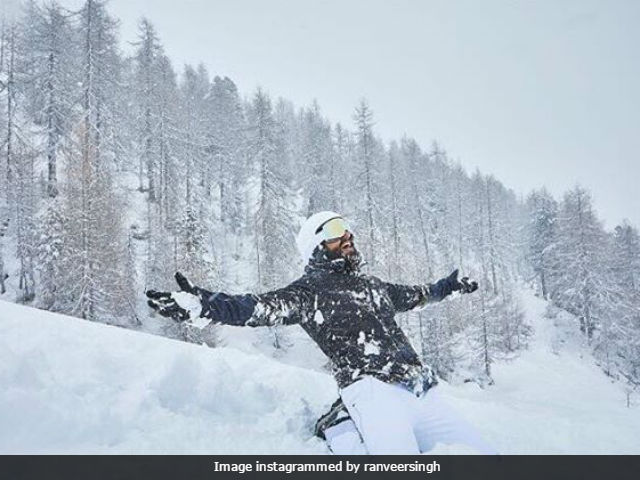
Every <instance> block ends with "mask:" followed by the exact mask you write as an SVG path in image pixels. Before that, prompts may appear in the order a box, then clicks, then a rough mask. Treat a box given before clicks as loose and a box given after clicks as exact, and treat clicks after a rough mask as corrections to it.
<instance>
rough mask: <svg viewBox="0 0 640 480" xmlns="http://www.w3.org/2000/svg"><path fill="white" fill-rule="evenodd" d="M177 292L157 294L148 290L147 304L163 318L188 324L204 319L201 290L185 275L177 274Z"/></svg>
mask: <svg viewBox="0 0 640 480" xmlns="http://www.w3.org/2000/svg"><path fill="white" fill-rule="evenodd" d="M175 277H176V282H177V283H178V286H179V287H180V290H179V291H177V292H157V291H155V290H147V291H146V292H145V293H146V295H147V297H148V298H149V300H147V304H148V305H149V306H150V307H151V308H153V309H154V310H155V311H156V312H158V313H159V314H160V315H162V316H163V317H167V318H172V319H173V320H175V321H177V322H186V321H189V320H195V319H196V318H199V317H202V316H203V315H202V301H201V295H200V293H201V292H200V289H199V288H198V287H196V286H194V285H193V284H192V283H191V282H190V281H189V280H187V279H186V277H185V276H184V275H182V274H181V273H180V272H176V275H175Z"/></svg>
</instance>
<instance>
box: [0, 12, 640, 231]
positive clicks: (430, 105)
mask: <svg viewBox="0 0 640 480" xmlns="http://www.w3.org/2000/svg"><path fill="white" fill-rule="evenodd" d="M2 1H3V2H8V1H10V0H2ZM59 1H61V3H62V4H63V5H67V6H70V7H75V6H77V5H80V4H81V3H82V1H81V0H59ZM109 10H110V11H111V13H112V14H113V15H114V16H116V17H118V18H119V19H120V20H121V38H122V40H123V42H124V41H133V40H134V39H135V36H136V24H137V21H138V20H139V18H140V17H141V16H143V15H144V16H146V17H148V18H149V19H150V20H151V21H152V23H154V25H155V26H156V28H157V30H158V33H159V35H160V37H161V39H162V42H163V44H164V46H165V49H166V51H167V52H168V54H169V56H170V57H171V58H172V59H173V61H174V64H175V66H176V67H177V68H178V69H180V70H181V68H182V64H184V63H194V64H195V63H199V62H202V63H204V64H205V65H206V66H207V67H208V69H209V71H210V73H211V74H212V75H228V76H229V77H231V78H232V79H233V80H234V81H235V82H236V84H237V85H238V87H239V88H240V90H241V92H242V93H243V94H249V93H251V92H252V90H253V89H255V88H256V86H258V85H261V86H262V87H264V88H265V89H267V90H268V91H270V92H271V93H272V94H273V95H274V96H283V97H286V98H288V99H290V100H292V101H294V102H295V103H296V104H297V105H299V106H302V105H308V104H310V103H311V101H312V100H313V99H314V98H315V99H317V100H318V102H319V103H320V106H321V108H322V110H323V112H324V114H325V115H326V116H327V117H329V118H330V119H331V120H333V121H340V122H343V123H344V124H347V125H349V126H352V119H351V115H352V113H353V109H354V106H355V104H356V102H357V101H358V99H359V98H360V97H362V96H364V97H366V98H367V99H368V100H369V103H370V105H371V107H372V108H373V110H374V113H375V119H376V122H377V126H376V129H377V131H378V133H379V134H380V135H381V136H382V137H383V138H384V139H385V140H390V139H392V138H399V137H401V136H402V135H403V134H405V133H406V134H407V135H410V136H413V137H415V138H416V139H417V140H418V141H419V142H420V143H421V144H422V145H423V146H428V145H430V143H431V141H432V140H433V139H437V140H438V141H440V142H441V143H442V144H443V146H444V147H445V148H446V150H447V151H448V152H449V154H450V155H451V157H452V158H454V159H459V160H460V162H461V163H462V164H463V165H465V166H466V167H467V169H468V170H470V171H471V170H473V169H474V168H475V167H479V168H480V169H481V170H482V171H483V172H485V173H492V174H494V175H495V176H496V177H497V178H499V179H500V180H502V181H503V182H504V183H505V184H506V185H507V186H508V187H511V188H513V189H515V190H516V191H517V192H521V193H523V194H525V193H526V192H528V191H529V190H530V189H532V188H537V187H540V186H541V185H546V186H547V187H548V188H549V189H550V190H551V191H552V193H554V194H555V195H556V196H559V195H561V194H562V193H563V192H564V191H565V190H566V189H569V188H571V187H572V186H574V185H575V184H576V183H580V184H582V185H583V186H585V187H587V188H589V189H590V190H591V191H592V193H593V196H594V199H595V202H596V205H597V208H598V210H599V212H600V214H601V216H602V217H603V219H605V220H606V225H607V227H609V228H611V227H613V226H614V225H615V224H616V223H617V222H620V221H621V220H622V219H623V218H628V219H630V220H631V221H632V222H633V223H634V224H635V225H636V226H640V195H639V194H638V190H639V188H638V187H639V185H638V184H639V183H640V153H639V152H640V1H638V0H628V1H624V0H617V1H613V0H606V1H605V0H602V1H596V0H579V1H571V0H545V1H542V0H540V1H524V0H520V1H509V0H502V1H488V0H483V1H475V0H468V1H463V0H449V1H446V0H442V1H436V0H393V1H383V0H315V1H311V0H307V1H304V0H181V1H179V2H178V1H175V0H111V2H110V4H109Z"/></svg>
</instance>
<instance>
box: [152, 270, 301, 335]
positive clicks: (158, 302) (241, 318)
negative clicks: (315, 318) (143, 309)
mask: <svg viewBox="0 0 640 480" xmlns="http://www.w3.org/2000/svg"><path fill="white" fill-rule="evenodd" d="M175 277H176V282H177V283H178V286H179V287H180V290H179V291H174V292H157V291H155V290H148V291H147V292H146V295H147V297H148V298H149V300H148V301H147V303H148V305H149V306H150V307H151V308H153V309H154V310H155V311H157V312H158V313H159V314H160V315H163V316H165V317H168V318H172V319H174V320H176V321H179V322H184V321H190V322H192V323H194V324H196V323H198V324H201V323H202V322H201V321H198V319H208V320H210V321H213V322H215V323H222V324H225V325H237V326H243V325H247V326H250V327H259V326H263V325H275V324H280V323H282V324H287V325H289V324H294V323H300V322H303V321H304V320H305V319H306V318H307V316H308V305H309V304H310V296H311V295H310V294H309V292H308V290H307V289H305V288H304V287H302V286H301V285H298V284H296V283H293V284H291V285H288V286H287V287H284V288H281V289H278V290H274V291H271V292H267V293H264V294H260V295H253V294H244V295H228V294H226V293H222V292H211V291H209V290H205V289H203V288H201V287H198V286H195V285H193V284H192V283H191V282H189V280H187V279H186V278H185V277H184V275H182V274H181V273H180V272H176V276H175Z"/></svg>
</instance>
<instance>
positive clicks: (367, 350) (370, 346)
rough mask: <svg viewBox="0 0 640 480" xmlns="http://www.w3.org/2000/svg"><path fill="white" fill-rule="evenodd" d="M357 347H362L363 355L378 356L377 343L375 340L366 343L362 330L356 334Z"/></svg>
mask: <svg viewBox="0 0 640 480" xmlns="http://www.w3.org/2000/svg"><path fill="white" fill-rule="evenodd" d="M358 345H364V354H365V355H380V346H379V343H378V342H376V341H375V340H371V341H370V342H368V341H367V338H366V335H365V334H364V332H363V331H362V330H361V331H360V333H359V334H358Z"/></svg>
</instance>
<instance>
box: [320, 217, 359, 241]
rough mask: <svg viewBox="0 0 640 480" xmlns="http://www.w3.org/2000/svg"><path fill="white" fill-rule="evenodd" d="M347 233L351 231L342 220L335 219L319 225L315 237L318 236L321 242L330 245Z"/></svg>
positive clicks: (339, 218)
mask: <svg viewBox="0 0 640 480" xmlns="http://www.w3.org/2000/svg"><path fill="white" fill-rule="evenodd" d="M347 231H351V230H350V228H349V225H348V224H347V222H345V221H344V218H341V217H336V218H332V219H330V220H327V221H326V222H324V223H323V224H322V225H320V226H319V227H318V229H317V230H316V235H319V236H320V238H321V239H322V240H323V241H325V242H328V243H332V242H335V241H337V240H340V238H341V237H342V236H343V235H344V234H345V233H346V232H347Z"/></svg>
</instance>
